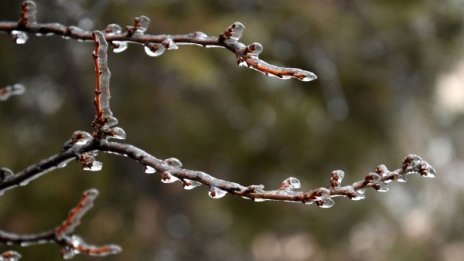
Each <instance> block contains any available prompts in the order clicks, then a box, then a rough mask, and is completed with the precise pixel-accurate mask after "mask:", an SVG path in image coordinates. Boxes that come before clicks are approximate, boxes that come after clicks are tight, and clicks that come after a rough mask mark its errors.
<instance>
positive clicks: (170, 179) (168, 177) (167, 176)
mask: <svg viewBox="0 0 464 261" xmlns="http://www.w3.org/2000/svg"><path fill="white" fill-rule="evenodd" d="M178 180H179V179H178V178H177V177H175V176H174V175H172V174H171V173H170V172H169V171H163V173H161V182H163V183H166V184H168V183H174V182H176V181H178Z"/></svg>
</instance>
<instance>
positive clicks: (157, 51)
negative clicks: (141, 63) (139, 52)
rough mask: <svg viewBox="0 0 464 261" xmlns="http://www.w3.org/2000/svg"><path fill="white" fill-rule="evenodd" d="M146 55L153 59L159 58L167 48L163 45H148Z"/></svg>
mask: <svg viewBox="0 0 464 261" xmlns="http://www.w3.org/2000/svg"><path fill="white" fill-rule="evenodd" d="M144 49H145V53H146V54H147V55H148V56H151V57H157V56H160V55H162V54H163V53H164V51H165V50H166V48H164V46H163V45H161V44H155V43H147V44H146V45H145V47H144Z"/></svg>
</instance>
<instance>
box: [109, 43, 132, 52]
mask: <svg viewBox="0 0 464 261" xmlns="http://www.w3.org/2000/svg"><path fill="white" fill-rule="evenodd" d="M111 45H112V46H113V53H122V52H124V51H125V50H126V49H127V47H128V46H129V45H128V43H127V42H124V41H113V42H111Z"/></svg>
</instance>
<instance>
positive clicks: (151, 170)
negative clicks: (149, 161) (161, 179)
mask: <svg viewBox="0 0 464 261" xmlns="http://www.w3.org/2000/svg"><path fill="white" fill-rule="evenodd" d="M145 173H146V174H153V173H156V169H155V168H153V167H152V166H149V165H145Z"/></svg>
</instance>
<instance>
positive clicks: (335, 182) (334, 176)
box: [330, 170, 345, 187]
mask: <svg viewBox="0 0 464 261" xmlns="http://www.w3.org/2000/svg"><path fill="white" fill-rule="evenodd" d="M344 177H345V172H343V170H334V171H332V173H331V174H330V186H331V187H340V185H341V183H342V180H343V178H344Z"/></svg>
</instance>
